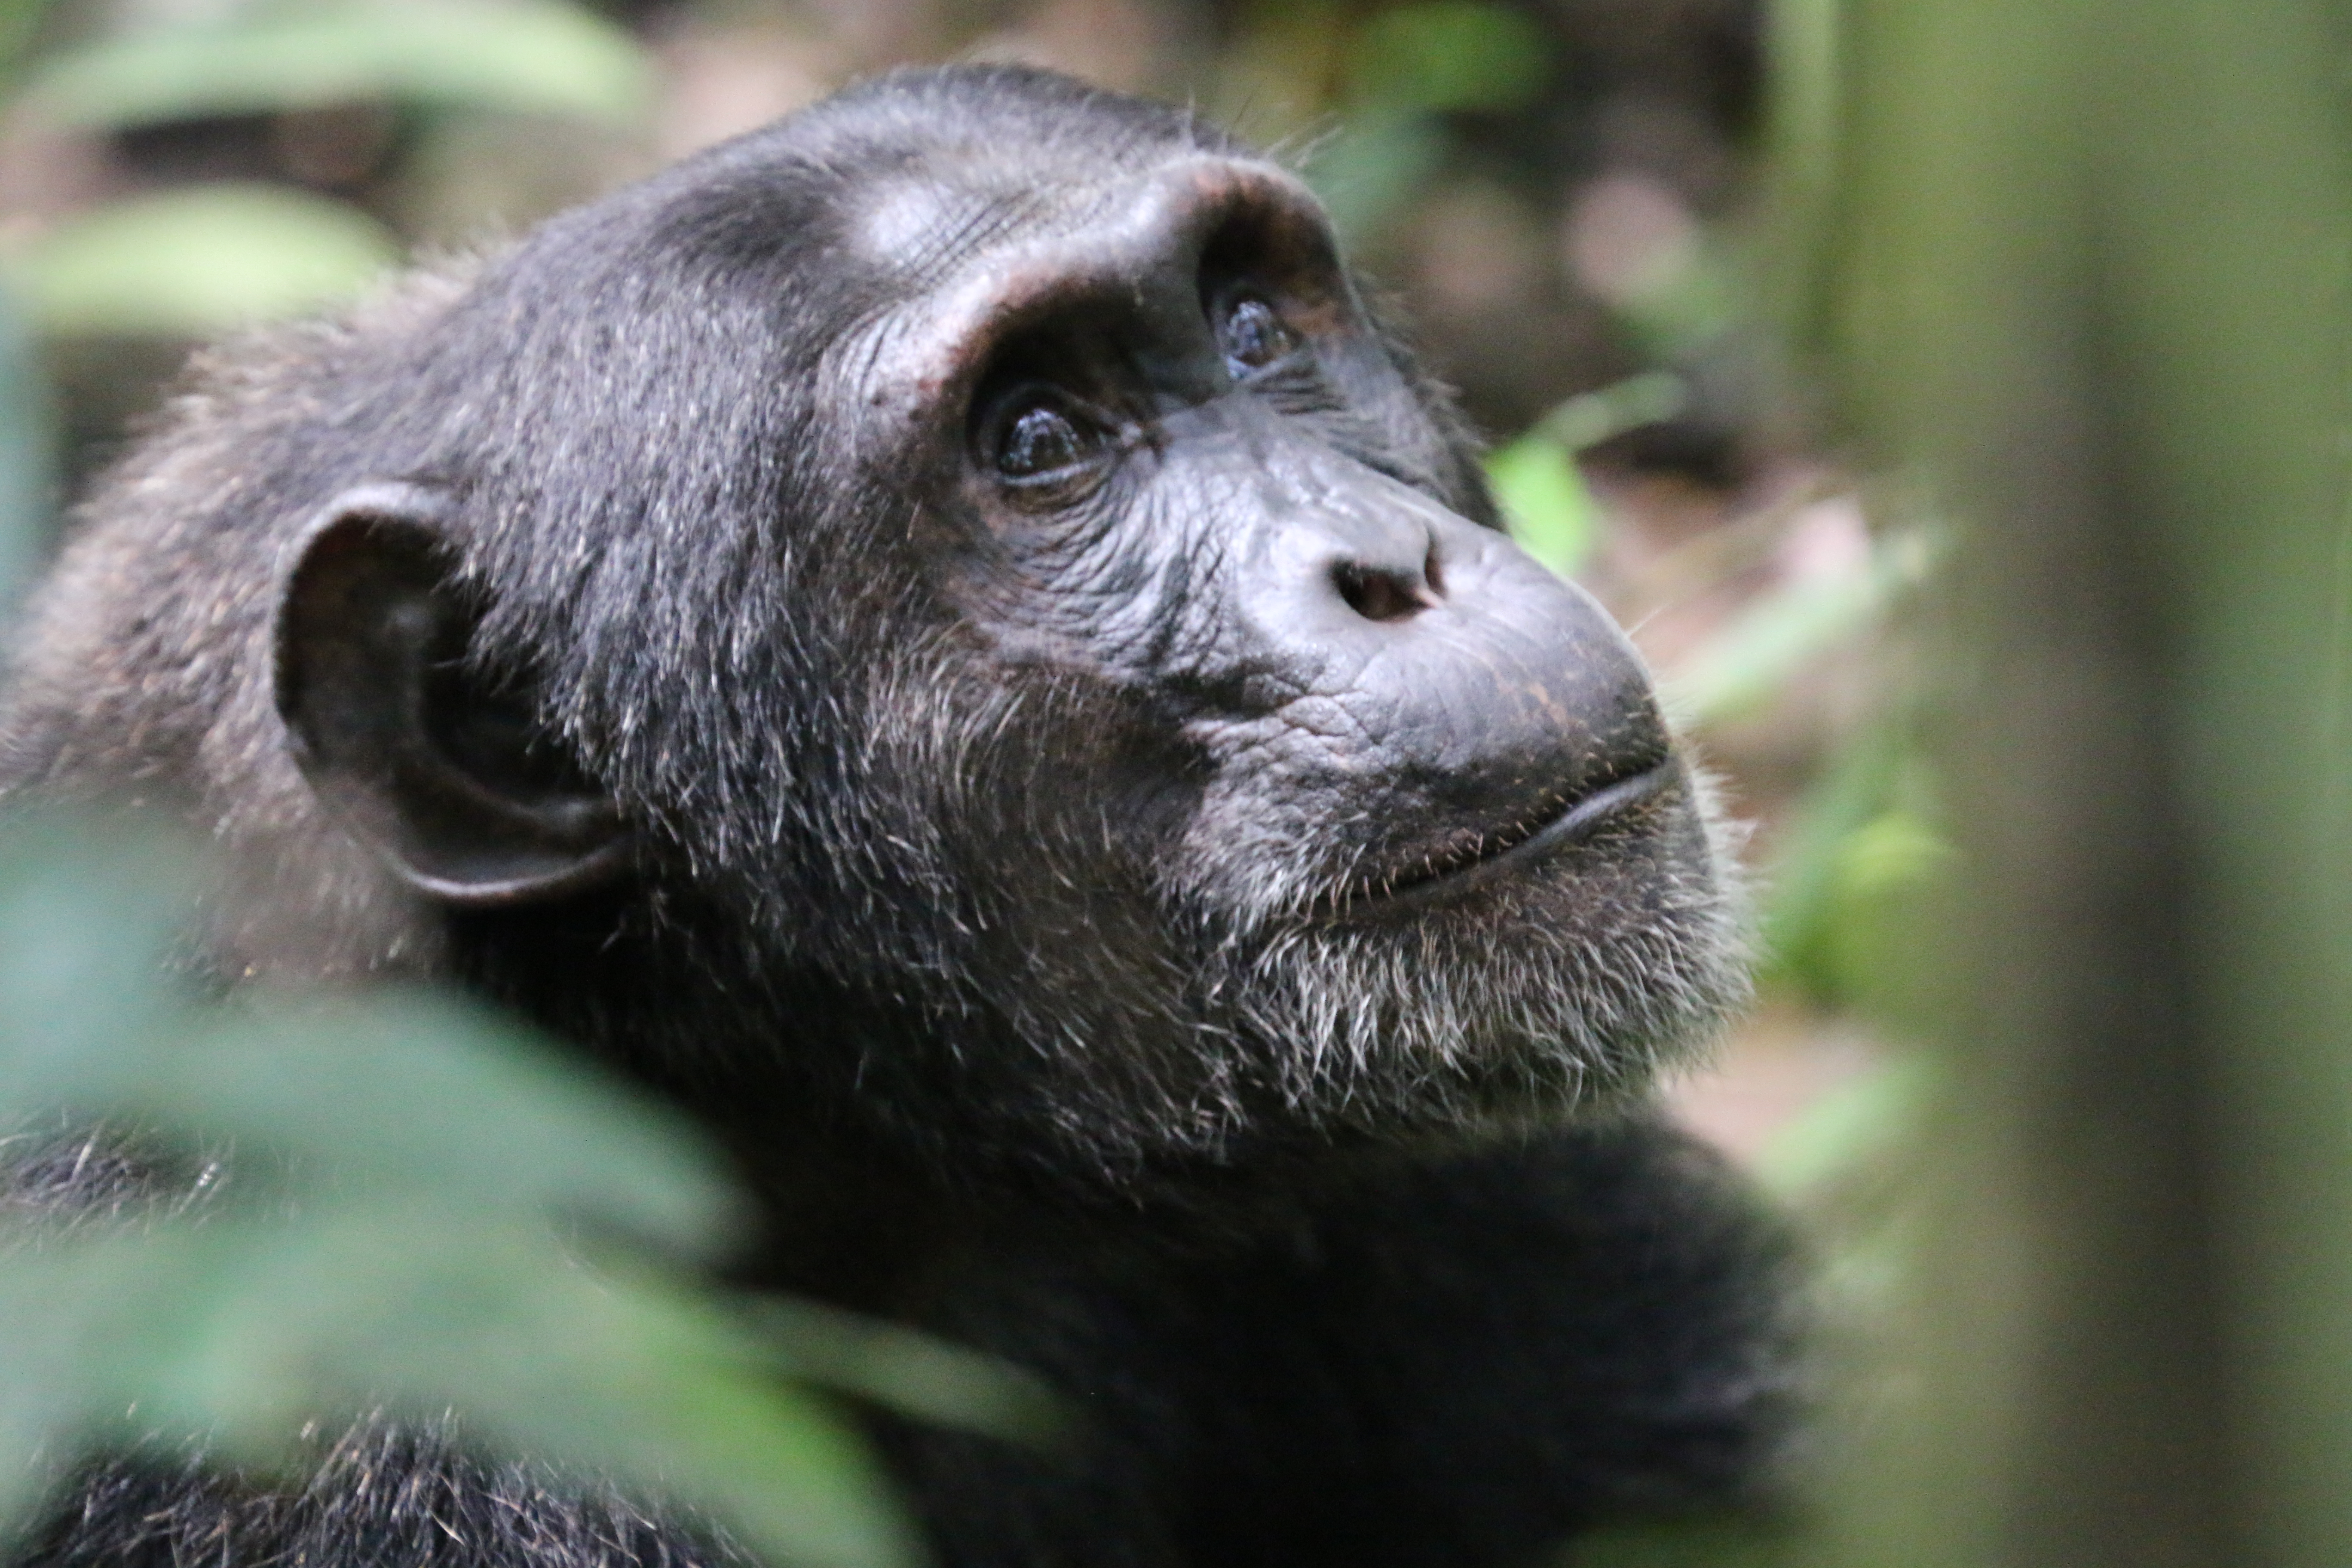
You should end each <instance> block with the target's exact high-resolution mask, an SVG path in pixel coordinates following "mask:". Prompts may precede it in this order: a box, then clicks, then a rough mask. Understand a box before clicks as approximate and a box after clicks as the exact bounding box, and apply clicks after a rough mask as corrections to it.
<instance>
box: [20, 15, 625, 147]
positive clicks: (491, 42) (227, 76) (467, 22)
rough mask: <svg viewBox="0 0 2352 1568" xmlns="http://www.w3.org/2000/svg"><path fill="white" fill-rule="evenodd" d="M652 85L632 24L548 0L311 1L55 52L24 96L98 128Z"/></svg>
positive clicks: (553, 101) (600, 92) (508, 105)
mask: <svg viewBox="0 0 2352 1568" xmlns="http://www.w3.org/2000/svg"><path fill="white" fill-rule="evenodd" d="M652 93H653V80H652V71H651V68H650V67H649V65H648V64H647V62H646V58H645V56H644V54H643V52H642V51H641V50H640V49H639V48H638V47H637V46H636V44H635V41H634V40H633V39H631V38H630V37H629V36H628V34H627V33H625V32H624V31H623V30H621V29H620V28H618V27H616V26H613V25H612V24H610V23H608V22H604V21H603V20H600V19H599V18H597V17H595V16H591V15H590V14H588V13H587V12H585V11H583V10H581V9H579V8H578V7H576V6H572V5H562V4H559V3H556V0H507V3H505V4H498V5H484V4H471V5H466V4H457V3H455V0H342V3H340V4H320V3H318V0H310V3H306V4H299V5H295V4H278V5H266V6H248V7H246V8H244V9H242V10H240V11H237V12H235V13H233V14H232V15H231V16H230V18H229V19H227V20H226V21H222V22H215V23H207V24H195V25H185V26H170V27H147V28H142V29H139V30H136V31H132V32H130V33H126V34H124V35H122V36H121V37H113V38H109V39H105V40H103V41H101V42H99V43H95V44H91V45H89V46H88V47H83V48H79V49H75V50H72V51H69V52H67V53H64V54H60V55H58V56H57V57H56V58H52V59H51V60H49V61H48V62H47V64H46V65H44V66H43V67H42V68H40V69H39V70H37V72H36V74H35V75H34V77H33V79H32V81H31V82H30V84H29V85H28V87H27V89H26V106H27V107H28V108H29V109H31V110H33V111H34V112H37V113H39V114H42V115H44V116H47V117H48V118H52V119H55V120H58V121H63V122H65V123H67V124H70V125H83V126H93V127H105V128H116V127H122V126H132V125H144V124H153V123H157V122H160V121H173V120H193V119H201V118H205V117H207V116H213V115H227V114H258V113H268V112H270V111H273V110H288V109H302V108H311V107H316V106H319V105H323V104H334V103H349V102H353V101H368V100H389V101H394V102H407V103H415V104H420V105H424V106H428V107H436V108H462V109H491V110H509V111H513V112H520V113H542V114H569V115H579V116H583V117H587V118H591V119H598V120H606V121H635V120H636V119H638V118H640V117H641V116H643V115H644V114H645V113H646V110H647V109H648V107H649V105H650V103H651V101H652Z"/></svg>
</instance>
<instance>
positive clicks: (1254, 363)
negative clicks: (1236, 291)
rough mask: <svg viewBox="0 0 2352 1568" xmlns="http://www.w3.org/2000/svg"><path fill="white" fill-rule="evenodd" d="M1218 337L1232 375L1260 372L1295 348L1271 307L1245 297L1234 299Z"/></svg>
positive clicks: (1260, 301)
mask: <svg viewBox="0 0 2352 1568" xmlns="http://www.w3.org/2000/svg"><path fill="white" fill-rule="evenodd" d="M1218 335H1219V336H1220V337H1221V338H1222V339H1223V343H1224V350H1225V365H1226V368H1228V369H1230V370H1231V371H1232V372H1233V373H1234V375H1235V376H1244V375H1247V374H1249V373H1250V372H1252V371H1254V370H1263V369H1265V367H1266V366H1267V365H1270V364H1272V363H1274V362H1275V361H1276V360H1278V359H1280V358H1281V357H1282V356H1283V355H1285V354H1286V353H1289V352H1290V351H1291V350H1292V349H1295V348H1297V346H1298V340H1297V338H1296V337H1294V336H1292V335H1291V331H1290V329H1289V328H1288V327H1286V326H1284V325H1283V324H1282V318H1281V317H1280V316H1278V315H1276V314H1275V310H1274V307H1273V306H1271V305H1269V304H1267V303H1266V302H1265V300H1259V299H1255V298H1251V297H1248V296H1244V297H1243V298H1242V299H1240V300H1235V301H1234V307H1233V309H1232V310H1228V311H1226V312H1225V321H1224V325H1223V329H1222V330H1221V331H1220V332H1219V334H1218Z"/></svg>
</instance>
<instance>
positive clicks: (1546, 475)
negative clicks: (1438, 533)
mask: <svg viewBox="0 0 2352 1568" xmlns="http://www.w3.org/2000/svg"><path fill="white" fill-rule="evenodd" d="M1486 479H1487V482H1488V483H1490V484H1492V485H1493V486H1494V487H1495V499H1496V500H1497V501H1498V502H1500V503H1501V505H1502V508H1503V516H1504V519H1505V520H1506V521H1507V522H1508V523H1509V525H1510V530H1511V537H1512V538H1513V539H1516V540H1517V541H1518V542H1519V547H1520V548H1521V549H1523V550H1525V551H1526V552H1528V554H1530V555H1532V556H1534V557H1535V558H1536V559H1537V560H1538V561H1540V562H1542V563H1544V564H1545V565H1546V566H1549V567H1550V568H1551V569H1552V570H1553V571H1554V572H1557V573H1559V574H1560V575H1561V576H1563V577H1565V576H1568V575H1569V574H1570V573H1573V572H1574V571H1575V570H1576V569H1577V568H1578V567H1579V566H1580V565H1582V564H1583V563H1584V558H1585V557H1586V556H1587V555H1588V554H1590V553H1591V550H1592V545H1593V542H1594V541H1595V540H1596V539H1597V538H1598V537H1599V536H1600V532H1601V510H1600V508H1599V507H1598V506H1597V505H1596V504H1595V503H1594V501H1593V500H1592V492H1591V489H1589V488H1587V486H1586V485H1585V482H1584V475H1583V473H1582V472H1581V471H1580V469H1579V468H1577V466H1576V459H1575V458H1572V457H1570V455H1569V452H1568V448H1566V447H1563V446H1561V445H1560V444H1559V442H1558V441H1556V440H1554V439H1552V438H1551V437H1550V436H1549V435H1548V434H1546V433H1543V432H1542V431H1538V432H1536V433H1533V434H1530V435H1527V436H1522V437H1519V438H1518V439H1517V440H1516V441H1514V442H1512V443H1511V444H1510V445H1509V446H1507V447H1499V448H1497V449H1496V450H1495V451H1494V452H1491V453H1489V454H1488V455H1487V458H1486Z"/></svg>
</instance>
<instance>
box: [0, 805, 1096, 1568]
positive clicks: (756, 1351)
mask: <svg viewBox="0 0 2352 1568" xmlns="http://www.w3.org/2000/svg"><path fill="white" fill-rule="evenodd" d="M182 863H183V862H182V860H181V858H180V857H178V856H177V855H174V854H173V853H170V852H169V850H168V847H166V848H165V849H164V850H163V852H159V847H158V846H157V845H155V844H153V843H151V842H147V841H145V840H143V839H142V837H141V836H140V835H138V834H137V833H135V832H134V833H130V834H128V835H126V834H125V833H123V832H122V831H121V829H120V828H114V829H110V830H109V831H108V832H107V833H105V834H103V835H92V834H89V833H87V832H82V831H76V830H73V829H71V828H69V827H68V826H64V825H60V824H58V823H56V822H53V821H37V822H32V823H26V822H21V821H20V822H16V823H12V824H10V825H9V826H7V827H6V828H5V829H0V1116H5V1124H6V1125H10V1126H13V1127H14V1128H16V1130H17V1131H18V1134H19V1140H20V1142H29V1141H32V1140H35V1139H36V1138H37V1130H39V1129H42V1128H48V1127H54V1126H57V1125H59V1124H64V1125H70V1126H77V1127H81V1126H104V1127H110V1128H112V1129H114V1130H116V1133H117V1135H120V1136H128V1137H129V1138H130V1139H131V1142H132V1146H133V1147H135V1148H137V1149H140V1150H142V1151H143V1152H148V1153H150V1154H154V1153H156V1152H164V1153H166V1154H177V1155H178V1156H179V1157H180V1158H179V1162H178V1164H179V1167H180V1168H183V1169H185V1168H190V1167H193V1166H194V1165H196V1164H198V1163H201V1162H203V1161H204V1160H205V1159H206V1158H207V1157H209V1155H210V1154H212V1153H214V1152H219V1151H224V1150H227V1151H234V1159H233V1161H232V1162H231V1166H230V1170H229V1173H228V1175H227V1177H226V1182H225V1184H220V1185H219V1187H218V1189H217V1191H215V1192H214V1193H212V1194H210V1196H209V1197H208V1198H207V1199H206V1201H204V1202H201V1203H197V1204H194V1205H181V1204H175V1203H173V1202H172V1201H170V1194H169V1193H168V1192H167V1193H166V1194H164V1196H163V1200H161V1201H160V1202H159V1204H158V1205H156V1206H154V1207H153V1209H152V1213H151V1212H142V1211H141V1210H140V1209H139V1208H138V1207H137V1206H136V1205H134V1206H133V1209H132V1210H131V1212H130V1213H128V1214H127V1215H100V1216H97V1217H82V1218H79V1219H73V1220H67V1221H61V1222H57V1223H50V1224H43V1223H41V1222H39V1221H37V1220H26V1221H25V1222H23V1223H21V1224H19V1225H18V1226H16V1229H15V1231H14V1233H13V1234H12V1235H10V1236H9V1237H6V1238H5V1247H6V1253H5V1268H0V1524H5V1522H6V1521H7V1520H8V1519H10V1518H18V1519H21V1517H22V1516H23V1510H26V1509H27V1508H28V1507H30V1506H32V1505H33V1504H34V1503H35V1502H36V1501H37V1496H38V1490H39V1486H38V1483H39V1482H40V1480H41V1479H43V1478H44V1477H45V1476H49V1475H54V1474H55V1473H56V1471H57V1469H58V1466H59V1464H60V1463H61V1462H64V1461H69V1460H70V1459H71V1458H73V1457H74V1456H75V1455H77V1454H79V1453H82V1452H86V1451H87V1450H88V1449H89V1447H91V1446H93V1445H100V1444H108V1445H120V1444H123V1443H127V1442H133V1441H138V1440H142V1439H144V1440H171V1439H175V1438H197V1437H201V1438H203V1439H204V1440H205V1441H206V1442H207V1443H208V1444H209V1445H210V1446H211V1447H212V1449H213V1451H215V1452H216V1453H218V1454H220V1455H221V1456H222V1457H223V1458H226V1459H227V1460H230V1461H232V1462H235V1463H238V1464H241V1465H246V1466H250V1467H254V1468H259V1469H261V1470H263V1471H268V1470H271V1469H273V1468H285V1469H291V1468H296V1467H299V1466H300V1465H301V1464H302V1463H303V1462H304V1458H305V1456H306V1455H312V1449H311V1447H310V1439H307V1438H306V1437H305V1436H303V1434H304V1431H305V1428H306V1425H307V1424H310V1423H313V1422H316V1421H319V1420H320V1419H326V1420H330V1421H331V1420H333V1419H335V1418H338V1417H344V1418H356V1417H359V1416H361V1415H364V1414H366V1413H369V1412H372V1411H375V1410H378V1409H388V1410H390V1411H392V1412H394V1413H396V1414H409V1415H422V1416H425V1417H431V1416H436V1415H439V1414H440V1413H441V1412H444V1411H451V1412H455V1413H456V1414H457V1415H458V1417H459V1418H460V1420H461V1422H462V1424H463V1429H464V1430H465V1431H466V1432H467V1433H468V1434H470V1435H471V1436H472V1437H473V1438H474V1440H476V1441H478V1442H482V1443H485V1444H488V1445H489V1446H491V1447H493V1448H497V1449H507V1450H512V1451H519V1452H527V1453H530V1454H532V1455H534V1456H536V1457H539V1458H544V1459H546V1460H549V1461H551V1462H553V1463H556V1464H559V1465H569V1466H573V1467H577V1468H580V1469H581V1470H583V1471H584V1472H593V1474H595V1475H597V1476H600V1477H610V1478H614V1479H619V1480H622V1481H624V1482H625V1483H633V1484H635V1485H636V1486H638V1487H640V1488H642V1489H646V1490H647V1491H649V1492H652V1493H654V1494H655V1495H658V1496H665V1497H671V1498H676V1499H679V1500H684V1501H687V1502H689V1503H692V1504H695V1505H698V1506H701V1507H705V1508H708V1509H710V1510H713V1511H714V1512H715V1513H716V1514H718V1516H719V1517H720V1518H722V1519H723V1520H725V1521H727V1522H729V1523H730V1525H732V1526H734V1527H735V1528H737V1529H739V1530H740V1531H743V1532H744V1534H745V1535H746V1537H747V1538H748V1539H749V1540H751V1542H754V1543H755V1544H756V1545H758V1546H759V1547H761V1549H763V1550H764V1551H766V1552H771V1553H772V1554H773V1555H774V1556H775V1558H776V1559H777V1560H778V1561H782V1562H803V1563H825V1564H840V1565H843V1568H889V1565H893V1564H900V1563H908V1562H909V1561H911V1560H912V1559H913V1558H914V1557H915V1556H916V1555H917V1551H916V1548H915V1546H914V1544H913V1542H912V1540H911V1538H910V1536H909V1535H908V1531H907V1528H906V1526H905V1524H904V1522H903V1521H902V1520H901V1518H900V1516H899V1514H898V1511H897V1510H896V1508H895V1506H894V1504H893V1503H892V1501H891V1500H890V1499H889V1497H888V1496H887V1493H886V1492H885V1490H884V1489H883V1486H882V1483H881V1482H880V1480H879V1479H877V1473H876V1472H875V1470H874V1468H873V1467H872V1466H871V1464H870V1462H869V1459H868V1457H867V1455H866V1451H865V1448H864V1446H863V1444H862V1442H861V1440H860V1439H859V1438H858V1436H856V1433H855V1431H854V1429H853V1428H852V1427H850V1426H848V1425H847V1424H845V1422H844V1420H843V1419H842V1418H841V1416H840V1415H838V1413H837V1412H836V1411H835V1409H834V1408H833V1407H832V1406H831V1405H828V1404H827V1403H825V1402H824V1401H823V1400H822V1399H820V1398H818V1397H817V1396H815V1395H814V1394H811V1393H809V1392H807V1391H806V1389H805V1387H804V1386H803V1384H808V1383H817V1384H824V1385H826V1386H829V1387H832V1388H836V1389H840V1390H844V1391H846V1392H849V1393H853V1394H858V1395H860V1396H861V1397H865V1398H867V1399H872V1400H875V1401H877V1402H880V1403H885V1404H888V1405H895V1406H897V1407H898V1408H900V1409H902V1410H906V1411H908V1412H909V1413H912V1414H915V1415H920V1416H923V1417H926V1418H929V1419H932V1420H943V1421H950V1422H955V1423H959V1424H961V1425H965V1426H974V1427H977V1428H980V1429H982V1430H986V1431H990V1432H994V1433H998V1434H1001V1435H1005V1436H1013V1437H1019V1438H1029V1439H1036V1438H1040V1437H1042V1436H1045V1435H1046V1434H1047V1433H1049V1432H1050V1429H1051V1425H1052V1421H1053V1409H1052V1406H1051V1404H1050V1402H1049V1401H1048V1400H1047V1399H1046V1397H1045V1395H1044V1394H1042V1393H1041V1392H1040V1391H1039V1390H1038V1389H1036V1388H1035V1387H1034V1385H1033V1384H1030V1383H1028V1382H1027V1381H1026V1380H1025V1379H1024V1378H1022V1377H1021V1376H1019V1375H1018V1374H1015V1373H1013V1372H1011V1371H1009V1370H1008V1369H1005V1368H1003V1367H1000V1366H997V1365H996V1364H994V1363H988V1362H985V1361H982V1359H980V1358H978V1357H975V1356H972V1355H970V1354H967V1353H965V1352H958V1351H954V1350H951V1349H950V1348H948V1347H946V1346H943V1345H940V1344H937V1343H934V1342H929V1341H927V1340H923V1339H921V1338H919V1336H916V1335H913V1334H911V1333H908V1332H907V1331H903V1330H898V1329H894V1328H889V1327H886V1326H883V1325H878V1324H872V1323H868V1322H866V1321H863V1320H859V1319H856V1318H852V1317H850V1316H848V1315H846V1314H843V1313H839V1312H836V1311H833V1310H827V1309H823V1308H818V1307H815V1306H814V1305H810V1304H807V1303H800V1302H791V1301H767V1302H736V1301H730V1300H727V1299H725V1298H723V1297H720V1296H718V1295H714V1294H712V1293H710V1292H709V1290H708V1289H705V1288H703V1287H701V1286H700V1285H698V1284H697V1283H696V1274H695V1272H694V1271H695V1270H696V1269H698V1268H700V1267H703V1266H707V1265H708V1264H709V1263H711V1262H713V1261H715V1260H716V1259H717V1258H719V1257H720V1256H721V1255H722V1254H723V1252H724V1249H725V1247H726V1245H727V1243H728V1241H729V1239H730V1237H731V1235H732V1234H733V1230H734V1224H733V1222H734V1219H735V1215H736V1212H737V1205H736V1204H735V1202H734V1200H733V1198H732V1197H731V1195H730V1193H729V1191H728V1189H727V1187H726V1186H725V1184H723V1183H722V1182H721V1181H720V1180H719V1177H718V1175H717V1173H716V1167H715V1163H714V1162H713V1160H712V1157H711V1155H710V1154H709V1152H708V1151H706V1150H705V1149H704V1148H703V1147H702V1146H701V1144H700V1142H699V1141H698V1138H697V1137H696V1136H695V1134H694V1133H693V1132H692V1131H691V1130H690V1129H689V1128H688V1126H687V1125H686V1124H684V1123H683V1122H682V1121H679V1119H678V1118H677V1116H676V1115H675V1114H674V1113H671V1112H668V1111H666V1110H662V1109H660V1108H658V1107H656V1106H655V1105H654V1104H652V1103H651V1102H649V1101H646V1100H644V1099H643V1098H642V1097H639V1096H635V1095H633V1094H628V1093H625V1092H624V1091H622V1090H621V1089H618V1088H617V1087H615V1086H614V1085H611V1084H608V1083H605V1082H603V1081H601V1080H598V1079H592V1078H590V1077H588V1076H586V1074H585V1072H584V1069H583V1068H580V1067H579V1066H578V1065H577V1064H576V1063H573V1062H571V1061H568V1060H565V1059H563V1058H559V1057H557V1056H556V1055H554V1054H553V1053H552V1052H551V1050H550V1049H549V1048H548V1047H542V1046H541V1045H539V1044H537V1043H535V1042H532V1041H530V1040H526V1039H524V1038H522V1037H519V1036H518V1035H517V1034H516V1032H515V1031H514V1030H512V1029H511V1028H510V1027H509V1026H504V1025H502V1024H499V1022H497V1021H495V1020H493V1019H491V1018H489V1017H488V1016H484V1015H483V1014H481V1013H479V1012H478V1011H476V1010H474V1009H471V1008H467V1007H462V1006H460V1005H457V1004H456V1003H455V1002H453V1001H451V1000H449V999H447V998H446V997H440V996H436V995H430V994H409V995H398V994H395V995H391V996H386V997H382V998H379V999H377V1000H374V1001H373V1002H371V1003H370V1004H368V1005H365V1006H364V1007H361V1006H357V1005H334V1006H328V1005H306V1006H301V1007H299V1008H297V1007H294V1006H292V1005H281V1006H278V1007H245V1006H233V1005H213V1006H202V1005H195V1004H194V1003H191V1002H189V1001H188V1000H186V999H184V997H183V996H182V995H181V994H179V992H178V990H177V988H176V987H174V986H173V984H170V983H169V982H167V981H166V980H165V979H164V977H163V976H164V970H163V958H164V954H165V952H167V950H168V949H169V947H170V945H171V943H172V942H173V937H174V933H175V931H178V930H179V929H180V928H181V927H182V925H183V923H184V920H185V918H186V915H187V909H186V905H185V902H184V900H183V899H181V898H178V897H175V896H173V889H172V888H171V886H170V879H168V878H165V877H159V875H158V868H159V867H166V868H168V867H172V866H174V865H178V864H182ZM163 1168H164V1169H166V1170H170V1169H172V1168H173V1163H172V1162H171V1161H170V1160H168V1159H167V1160H166V1161H165V1163H164V1166H163ZM313 1457H314V1456H313Z"/></svg>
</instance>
